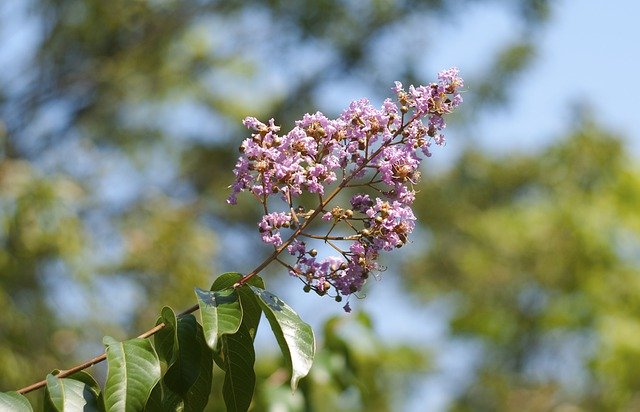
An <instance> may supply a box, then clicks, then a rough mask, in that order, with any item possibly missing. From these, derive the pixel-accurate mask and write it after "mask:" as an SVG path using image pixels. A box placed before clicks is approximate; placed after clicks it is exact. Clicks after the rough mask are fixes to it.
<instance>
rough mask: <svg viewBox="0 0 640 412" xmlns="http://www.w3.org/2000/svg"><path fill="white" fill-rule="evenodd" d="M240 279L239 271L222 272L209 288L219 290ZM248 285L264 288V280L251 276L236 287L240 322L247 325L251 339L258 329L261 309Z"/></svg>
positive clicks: (230, 285)
mask: <svg viewBox="0 0 640 412" xmlns="http://www.w3.org/2000/svg"><path fill="white" fill-rule="evenodd" d="M240 279H242V274H240V273H234V272H229V273H224V274H222V275H220V276H219V277H218V278H217V279H216V280H215V281H214V282H213V285H211V290H213V291H220V290H224V289H227V288H230V287H232V286H233V285H235V284H236V283H237V282H238V281H239V280H240ZM248 285H253V286H255V287H258V288H260V289H264V281H263V280H262V278H261V277H260V276H257V275H256V276H253V277H251V279H249V280H248V282H247V283H246V284H245V285H243V286H240V287H238V288H237V289H236V291H237V293H238V295H239V296H240V303H241V305H242V323H243V324H244V325H245V326H246V327H247V330H248V331H249V335H251V338H252V339H255V337H256V332H257V331H258V325H259V324H260V315H262V309H260V305H259V304H258V299H257V298H256V296H255V295H254V294H253V292H251V290H250V289H249V287H248Z"/></svg>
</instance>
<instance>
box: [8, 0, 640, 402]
mask: <svg viewBox="0 0 640 412" xmlns="http://www.w3.org/2000/svg"><path fill="white" fill-rule="evenodd" d="M495 3H496V5H495V6H489V7H487V6H486V5H480V6H477V5H472V6H465V7H467V8H466V10H465V11H464V12H463V13H460V14H459V16H458V17H457V18H456V20H455V21H453V22H448V23H446V24H444V25H442V26H437V27H436V29H437V31H438V32H439V35H440V38H441V39H442V41H440V42H438V43H434V44H433V45H432V47H433V48H434V49H435V54H431V55H429V61H428V62H425V73H434V72H435V71H437V70H440V69H442V68H446V67H450V66H458V67H459V68H460V69H461V70H462V73H463V75H464V74H465V73H468V74H470V75H473V73H480V72H482V70H483V69H484V68H485V67H486V64H487V59H486V56H491V55H493V52H494V51H496V50H498V49H499V47H500V46H501V45H503V44H505V42H507V41H509V40H510V36H512V34H513V33H514V32H516V31H517V28H518V27H517V23H515V21H514V20H513V19H512V18H511V17H510V16H509V15H508V13H507V12H505V11H504V10H503V7H501V6H500V5H499V2H497V1H496V2H495ZM6 4H8V3H5V5H6ZM14 4H15V3H14ZM0 11H6V8H5V9H3V7H2V4H0ZM638 16H640V3H638V2H634V1H630V0H627V1H624V0H611V1H608V2H599V1H592V0H586V1H568V0H565V1H559V2H557V3H555V5H554V8H553V13H552V18H551V21H550V22H549V23H548V26H547V27H546V28H545V29H543V30H542V31H541V32H540V33H539V34H538V35H539V36H540V38H539V41H540V49H539V55H538V58H537V59H536V60H535V63H534V64H533V66H532V67H531V68H530V69H529V70H528V72H527V73H525V74H524V75H523V76H522V77H521V78H520V80H519V81H518V82H517V83H516V84H515V87H514V88H513V90H512V92H513V98H512V105H510V106H509V107H508V108H505V109H500V110H496V111H495V113H487V114H485V116H483V117H482V118H481V119H480V120H479V123H478V125H477V126H476V127H475V128H474V130H476V132H477V138H478V142H479V144H480V145H481V146H482V147H484V148H487V149H490V150H496V151H497V152H499V153H507V152H508V151H511V150H532V149H536V148H538V147H542V146H545V145H547V144H549V143H550V142H552V141H553V139H556V138H559V137H561V136H562V135H563V134H564V132H566V131H567V130H569V129H570V128H571V122H572V119H573V109H572V106H574V105H576V104H580V105H585V106H587V107H589V108H590V109H591V112H592V113H593V115H594V116H595V119H596V120H598V121H599V122H600V123H601V124H602V125H604V126H605V127H607V128H609V129H611V130H612V131H616V132H619V133H621V134H622V135H624V136H625V137H626V138H627V140H628V141H629V143H630V145H631V147H632V149H633V150H634V153H635V154H636V155H638V154H640V115H639V114H638V104H637V103H636V99H637V98H638V96H639V95H640V86H639V85H638V81H637V80H636V76H637V75H638V73H640V45H638V41H639V40H640V23H639V22H638V21H637V20H638ZM10 20H11V19H3V23H6V25H4V27H0V36H2V37H4V38H5V40H6V39H7V38H8V39H10V40H11V41H9V42H3V43H0V45H2V46H3V47H0V67H5V68H6V67H13V68H16V67H17V65H14V66H12V65H11V64H9V63H10V60H11V59H13V58H15V56H16V54H17V55H19V54H20V51H24V50H28V48H29V44H28V42H29V41H31V40H32V36H31V37H30V35H29V30H30V28H29V27H28V26H27V25H22V24H20V20H19V19H15V20H13V21H10ZM430 28H432V29H433V27H430ZM31 29H33V27H31ZM7 46H8V47H7ZM16 70H17V69H16ZM10 74H11V73H9V75H10ZM5 76H7V77H8V75H7V73H5ZM432 77H433V76H432V75H429V76H426V78H427V79H430V78H432ZM13 86H14V87H15V86H16V85H13ZM18 86H19V85H18ZM468 86H469V85H468ZM356 97H361V96H356ZM342 98H344V99H347V98H348V99H350V98H351V97H350V96H349V97H345V96H343V97H342ZM340 106H343V104H341V105H340ZM514 136H517V140H516V139H514V138H513V137H514ZM463 144H464V143H462V142H460V141H456V136H455V130H451V132H450V133H449V143H448V146H447V148H446V150H443V151H440V150H439V151H438V152H437V153H436V156H435V157H434V160H435V161H438V160H437V158H438V157H442V158H443V159H447V158H450V157H449V155H448V154H447V153H449V152H451V153H455V152H456V151H457V150H459V149H460V148H461V147H462V146H463ZM119 190H120V191H121V190H123V188H122V187H120V189H119ZM406 249H407V250H404V249H403V253H405V255H404V256H408V255H407V253H410V252H411V251H410V250H409V249H410V247H407V248H406ZM393 276H394V274H393V273H386V274H385V277H384V278H383V280H382V281H381V282H382V283H383V284H384V285H382V284H374V285H373V288H372V292H371V293H370V296H368V298H367V299H365V300H363V301H358V302H356V305H352V306H357V307H364V308H365V309H366V310H368V311H370V312H371V313H372V314H373V316H374V318H375V323H376V324H377V325H384V329H385V330H386V331H387V333H388V332H389V331H390V332H391V333H390V334H394V335H397V336H399V337H400V338H405V339H408V340H411V341H414V342H415V341H416V340H417V341H420V342H424V343H427V344H429V345H433V347H434V348H435V349H436V352H437V353H438V355H439V357H440V358H439V359H440V361H439V362H440V365H441V366H442V369H443V371H445V373H444V374H443V375H442V376H440V377H438V381H437V382H436V381H435V380H434V379H431V381H429V382H427V384H426V386H425V392H424V393H425V394H426V395H425V398H416V400H414V401H415V402H416V405H418V404H422V402H426V401H427V400H426V398H428V401H429V402H430V403H429V405H430V406H431V407H430V410H439V409H441V408H443V407H444V405H446V402H447V398H448V397H449V396H450V395H451V390H452V388H454V387H455V385H456V384H457V383H459V382H460V379H464V377H465V376H466V373H467V372H468V370H467V369H465V367H464V364H465V362H467V361H469V359H468V356H472V355H473V354H474V351H475V349H474V348H470V347H465V346H464V345H463V344H460V345H462V346H456V345H455V344H454V345H452V344H451V343H450V342H447V343H446V345H445V341H444V337H445V336H446V332H447V330H446V325H445V322H444V319H445V317H446V312H447V305H446V303H435V304H433V305H430V306H429V307H426V308H422V309H419V310H416V305H417V304H415V302H413V301H411V300H410V299H409V298H404V297H403V298H402V299H389V297H388V296H389V295H388V293H392V294H394V295H395V296H400V294H401V293H402V292H401V291H400V288H399V286H398V285H397V284H396V282H394V280H393ZM283 289H284V288H283ZM283 289H280V290H283ZM389 290H391V292H389ZM283 295H284V296H283V298H285V300H291V301H293V302H292V306H294V307H296V308H297V310H298V311H299V312H300V313H301V314H302V315H303V317H307V318H310V319H309V320H310V321H313V322H314V323H316V324H317V323H318V322H319V321H320V319H319V316H317V314H318V313H319V312H321V313H322V314H323V315H322V317H325V316H329V315H330V314H334V313H341V308H340V305H332V304H331V303H330V302H326V301H321V300H319V299H313V300H310V299H307V297H308V295H303V294H301V293H300V290H299V289H297V288H287V290H283ZM303 299H305V300H304V301H303ZM297 301H300V302H297ZM389 302H394V303H393V304H390V303H389ZM397 302H401V303H400V304H397ZM319 307H322V308H323V310H322V311H318V310H317V309H318V308H319ZM324 308H327V310H326V311H325V310H324ZM409 316H411V317H412V319H413V320H414V321H415V319H416V318H418V319H419V320H420V322H421V323H424V324H425V325H430V327H428V328H424V329H423V330H422V335H420V336H416V330H415V328H414V327H412V325H409V323H408V322H407V323H406V324H405V323H403V322H401V321H397V320H401V319H407V318H408V317H409ZM314 317H315V318H314ZM390 319H393V320H394V321H393V322H389V320H390ZM381 329H383V328H382V327H381ZM273 344H274V346H275V342H273ZM461 359H463V360H462V361H461ZM469 362H471V361H469ZM427 395H428V396H427ZM422 405H423V406H424V404H422Z"/></svg>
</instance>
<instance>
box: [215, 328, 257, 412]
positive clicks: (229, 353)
mask: <svg viewBox="0 0 640 412" xmlns="http://www.w3.org/2000/svg"><path fill="white" fill-rule="evenodd" d="M220 341H221V351H220V357H221V361H222V369H223V370H224V371H225V375H224V384H223V386H222V396H223V397H224V403H225V405H226V406H227V411H228V412H244V411H246V410H247V409H249V405H251V399H252V398H253V391H254V389H255V383H256V374H255V371H254V370H253V366H254V362H255V352H254V349H253V339H252V337H251V335H250V334H249V331H248V330H247V328H246V327H245V325H244V324H242V325H241V326H240V329H239V330H238V332H236V333H234V334H233V335H223V336H222V337H221V338H220Z"/></svg>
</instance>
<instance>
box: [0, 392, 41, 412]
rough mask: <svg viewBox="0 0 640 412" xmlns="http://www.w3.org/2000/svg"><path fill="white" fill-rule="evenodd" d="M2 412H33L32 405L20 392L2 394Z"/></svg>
mask: <svg viewBox="0 0 640 412" xmlns="http://www.w3.org/2000/svg"><path fill="white" fill-rule="evenodd" d="M0 411H1V412H5V411H6V412H33V408H32V407H31V404H30V403H29V401H28V400H27V398H25V397H24V396H22V395H20V394H19V393H18V392H0Z"/></svg>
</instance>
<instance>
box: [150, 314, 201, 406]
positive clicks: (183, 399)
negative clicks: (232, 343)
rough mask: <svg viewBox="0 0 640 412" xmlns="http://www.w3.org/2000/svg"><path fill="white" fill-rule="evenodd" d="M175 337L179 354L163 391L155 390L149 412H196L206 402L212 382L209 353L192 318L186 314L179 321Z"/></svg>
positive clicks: (199, 328) (165, 378) (165, 380)
mask: <svg viewBox="0 0 640 412" xmlns="http://www.w3.org/2000/svg"><path fill="white" fill-rule="evenodd" d="M177 336H178V341H179V348H180V350H179V352H178V354H177V357H176V361H175V362H174V363H173V365H171V367H170V368H169V369H168V370H167V373H166V374H165V376H164V378H163V380H162V387H160V386H156V388H154V392H152V396H153V399H152V401H153V405H147V410H148V411H153V410H167V411H169V410H171V411H173V410H183V411H185V412H190V411H193V412H199V411H202V410H203V409H204V408H205V406H206V405H207V402H208V400H209V393H210V392H211V382H212V378H213V370H212V369H213V359H212V352H211V349H210V348H209V346H207V342H206V341H205V338H204V334H203V332H202V327H201V326H200V324H198V322H197V321H196V318H195V316H193V315H191V314H189V315H185V316H182V317H180V318H178V324H177ZM160 395H161V396H160ZM153 408H155V409H153Z"/></svg>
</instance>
